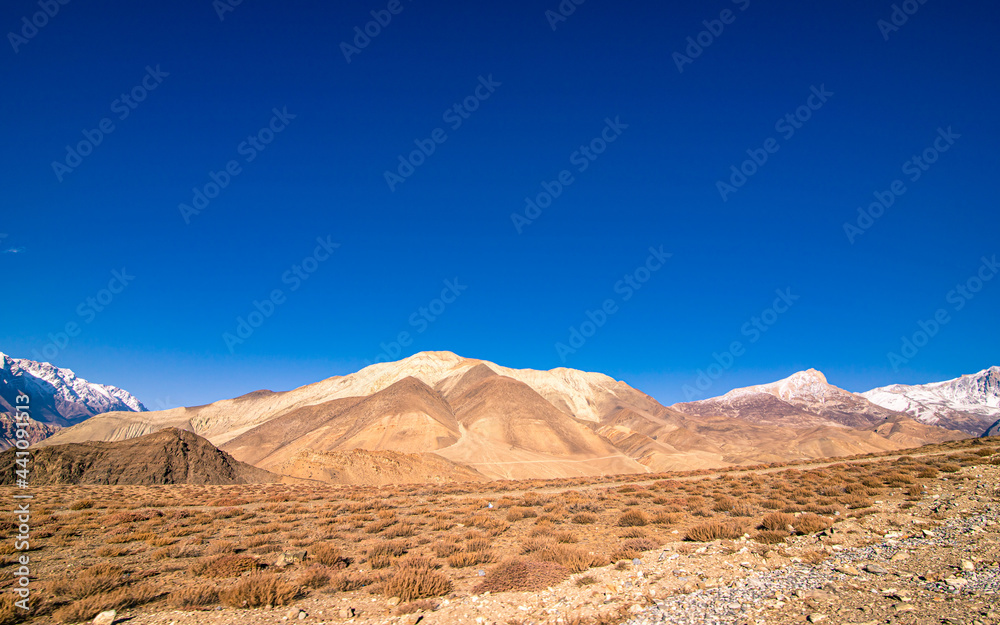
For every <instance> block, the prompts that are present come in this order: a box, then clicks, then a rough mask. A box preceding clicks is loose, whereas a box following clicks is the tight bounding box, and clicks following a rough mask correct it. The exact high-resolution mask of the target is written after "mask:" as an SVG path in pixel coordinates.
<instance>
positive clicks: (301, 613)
mask: <svg viewBox="0 0 1000 625" xmlns="http://www.w3.org/2000/svg"><path fill="white" fill-rule="evenodd" d="M307 616H309V615H308V614H306V611H305V610H299V620H300V621H304V620H306V617H307Z"/></svg>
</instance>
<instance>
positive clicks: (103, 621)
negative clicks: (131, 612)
mask: <svg viewBox="0 0 1000 625" xmlns="http://www.w3.org/2000/svg"><path fill="white" fill-rule="evenodd" d="M116 616H118V613H117V612H115V611H114V610H107V611H105V612H101V613H100V614H98V615H97V616H95V617H94V620H93V624H94V625H111V624H112V623H114V622H115V617H116Z"/></svg>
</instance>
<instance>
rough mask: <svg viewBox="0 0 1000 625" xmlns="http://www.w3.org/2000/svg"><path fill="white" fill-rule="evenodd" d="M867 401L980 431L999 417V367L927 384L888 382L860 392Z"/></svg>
mask: <svg viewBox="0 0 1000 625" xmlns="http://www.w3.org/2000/svg"><path fill="white" fill-rule="evenodd" d="M862 396H864V397H865V398H867V399H868V400H869V401H871V402H873V403H875V404H878V405H880V406H883V407H885V408H888V409H890V410H897V411H899V412H905V413H907V414H909V415H910V416H912V417H913V418H915V419H917V420H918V421H921V422H923V423H927V424H930V425H940V426H942V427H947V428H951V429H957V430H961V431H963V432H967V433H969V434H972V435H974V436H979V435H982V434H984V433H985V432H986V431H987V430H989V429H990V427H991V426H992V425H993V424H994V423H995V422H996V421H997V420H998V419H1000V367H995V366H994V367H990V368H988V369H983V370H982V371H980V372H978V373H972V374H967V375H963V376H961V377H958V378H955V379H953V380H945V381H944V382H931V383H929V384H916V385H907V384H892V385H890V386H883V387H879V388H874V389H872V390H870V391H867V392H865V393H862Z"/></svg>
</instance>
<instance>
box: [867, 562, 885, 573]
mask: <svg viewBox="0 0 1000 625" xmlns="http://www.w3.org/2000/svg"><path fill="white" fill-rule="evenodd" d="M865 570H866V571H868V572H869V573H871V574H872V575H888V574H889V569H887V568H885V567H884V566H882V565H880V564H875V563H871V564H866V565H865Z"/></svg>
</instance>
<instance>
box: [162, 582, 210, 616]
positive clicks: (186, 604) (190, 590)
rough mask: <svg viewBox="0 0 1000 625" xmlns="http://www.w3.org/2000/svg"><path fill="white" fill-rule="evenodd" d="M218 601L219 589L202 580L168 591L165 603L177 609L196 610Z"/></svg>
mask: <svg viewBox="0 0 1000 625" xmlns="http://www.w3.org/2000/svg"><path fill="white" fill-rule="evenodd" d="M218 602H219V589H218V588H216V587H215V585H214V584H209V583H207V582H202V583H200V584H194V585H193V586H185V587H184V588H180V589H178V590H175V591H174V592H172V593H170V596H168V597H167V603H169V604H170V605H171V606H173V607H175V608H177V609H179V610H196V609H199V608H205V607H207V606H210V605H214V604H216V603H218Z"/></svg>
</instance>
